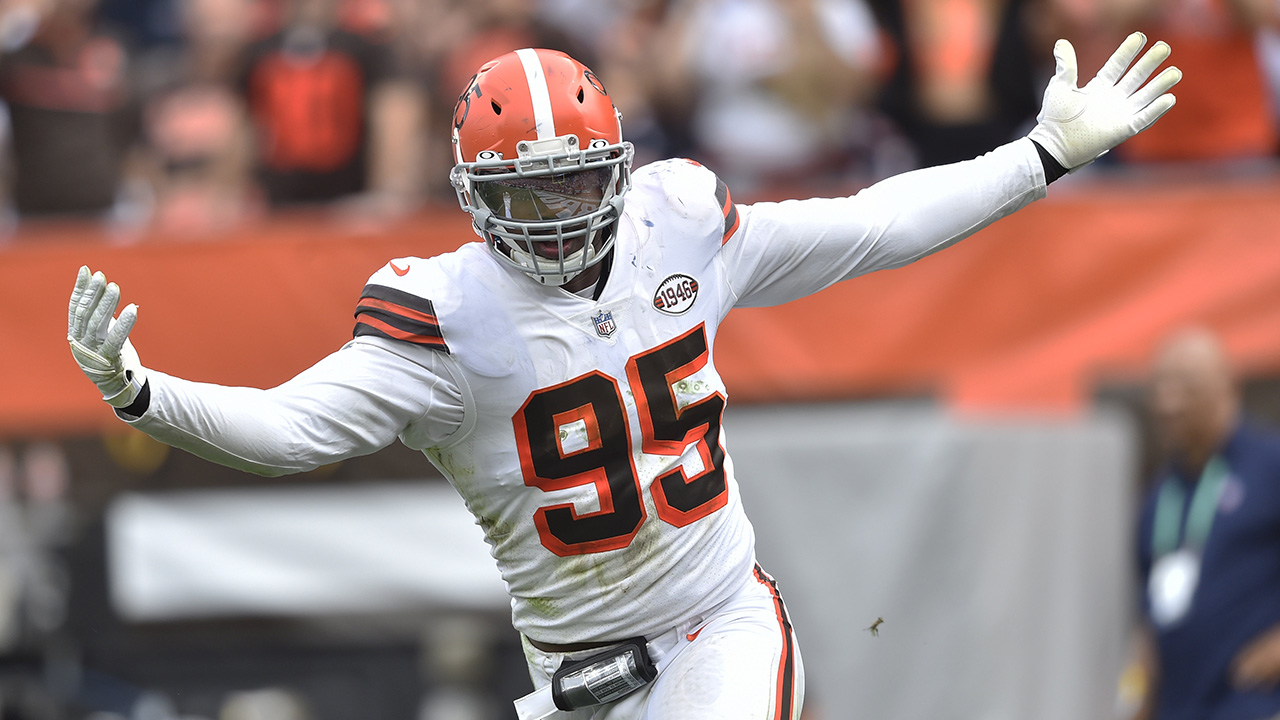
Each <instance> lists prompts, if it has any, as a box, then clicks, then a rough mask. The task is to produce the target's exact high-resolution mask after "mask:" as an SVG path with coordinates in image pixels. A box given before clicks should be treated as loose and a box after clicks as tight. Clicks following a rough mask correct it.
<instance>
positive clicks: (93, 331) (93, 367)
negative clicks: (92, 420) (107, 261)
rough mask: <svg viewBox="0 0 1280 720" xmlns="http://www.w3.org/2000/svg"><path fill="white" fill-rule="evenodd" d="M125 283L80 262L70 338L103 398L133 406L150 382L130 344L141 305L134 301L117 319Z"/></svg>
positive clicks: (70, 315)
mask: <svg viewBox="0 0 1280 720" xmlns="http://www.w3.org/2000/svg"><path fill="white" fill-rule="evenodd" d="M119 304H120V287H119V286H118V285H116V284H115V283H108V282H107V278H106V276H105V275H103V274H102V273H101V272H96V273H93V274H92V275H91V274H90V273H89V268H87V267H84V266H81V268H80V272H79V274H77V275H76V285H75V288H74V289H73V290H72V291H71V304H70V306H69V307H68V308H67V342H68V343H69V344H70V345H71V356H72V357H74V358H75V360H76V363H77V364H78V365H79V366H80V369H81V370H83V371H84V374H85V375H86V376H88V378H89V379H90V380H92V381H93V382H94V384H95V385H97V386H98V390H100V391H101V392H102V399H103V400H106V401H107V403H109V404H111V405H112V406H114V407H121V408H122V407H128V406H129V405H130V404H131V403H133V401H134V400H135V399H136V398H137V397H138V393H139V392H140V391H141V390H142V385H143V383H144V382H145V381H146V380H145V375H144V370H143V368H142V364H141V363H140V362H138V353H137V352H136V351H135V350H134V349H133V344H132V343H130V342H129V331H130V330H132V329H133V324H134V322H136V321H137V319H138V307H137V306H136V305H133V304H130V305H128V306H127V307H125V309H124V310H122V311H121V312H120V317H118V318H117V317H115V312H116V306H117V305H119Z"/></svg>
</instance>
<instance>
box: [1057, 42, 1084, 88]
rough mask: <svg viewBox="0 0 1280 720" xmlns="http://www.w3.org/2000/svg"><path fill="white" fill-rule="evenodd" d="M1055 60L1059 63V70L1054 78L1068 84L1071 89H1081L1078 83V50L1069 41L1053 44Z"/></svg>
mask: <svg viewBox="0 0 1280 720" xmlns="http://www.w3.org/2000/svg"><path fill="white" fill-rule="evenodd" d="M1053 59H1054V62H1055V63H1057V69H1056V70H1055V71H1054V76H1055V77H1057V78H1058V80H1060V81H1062V82H1065V83H1068V84H1069V86H1070V87H1072V88H1075V87H1079V86H1078V85H1077V84H1076V83H1077V82H1078V81H1079V77H1078V75H1079V71H1078V67H1077V64H1076V49H1075V47H1073V46H1072V45H1071V41H1069V40H1059V41H1058V42H1056V43H1054V44H1053Z"/></svg>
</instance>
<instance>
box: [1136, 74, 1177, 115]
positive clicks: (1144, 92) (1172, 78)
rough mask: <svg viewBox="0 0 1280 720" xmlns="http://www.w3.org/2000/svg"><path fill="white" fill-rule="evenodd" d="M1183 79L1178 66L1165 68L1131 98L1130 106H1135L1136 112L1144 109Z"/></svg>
mask: <svg viewBox="0 0 1280 720" xmlns="http://www.w3.org/2000/svg"><path fill="white" fill-rule="evenodd" d="M1181 79H1182V71H1181V70H1179V69H1178V68H1176V67H1168V68H1165V69H1164V72H1161V73H1160V74H1159V75H1157V76H1156V77H1155V79H1154V80H1152V81H1151V82H1149V83H1147V84H1146V86H1145V87H1143V88H1142V89H1141V90H1139V91H1138V92H1136V93H1134V94H1133V96H1132V97H1130V98H1129V107H1131V108H1133V111H1134V112H1138V111H1139V110H1142V109H1143V108H1145V107H1146V106H1148V105H1150V104H1151V103H1152V102H1154V101H1155V99H1156V98H1158V97H1160V96H1161V95H1164V94H1165V93H1167V92H1169V90H1170V89H1172V88H1173V86H1174V85H1177V84H1178V81H1179V80H1181Z"/></svg>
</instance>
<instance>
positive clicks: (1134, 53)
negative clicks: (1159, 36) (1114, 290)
mask: <svg viewBox="0 0 1280 720" xmlns="http://www.w3.org/2000/svg"><path fill="white" fill-rule="evenodd" d="M1146 44H1147V36H1146V35H1143V34H1142V33H1140V32H1136V33H1133V34H1131V35H1130V36H1129V37H1127V38H1125V39H1124V42H1122V43H1120V47H1118V48H1116V51H1115V52H1114V53H1112V55H1111V59H1109V60H1107V62H1106V64H1104V65H1103V66H1102V69H1101V70H1099V71H1098V79H1099V80H1103V81H1105V82H1106V83H1107V84H1108V85H1115V84H1116V81H1117V80H1119V79H1120V76H1121V75H1123V74H1124V71H1125V68H1127V67H1129V63H1131V62H1133V59H1134V58H1136V57H1138V51H1139V50H1141V49H1142V46H1143V45H1146Z"/></svg>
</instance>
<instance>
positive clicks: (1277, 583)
mask: <svg viewBox="0 0 1280 720" xmlns="http://www.w3.org/2000/svg"><path fill="white" fill-rule="evenodd" d="M1151 406H1152V411H1153V416H1154V420H1155V422H1156V428H1157V432H1158V433H1159V435H1160V438H1161V441H1162V446H1163V449H1164V451H1165V453H1166V457H1167V463H1166V464H1165V466H1164V467H1163V469H1162V470H1161V471H1160V475H1159V476H1158V482H1157V484H1156V486H1155V488H1154V490H1153V491H1152V493H1151V494H1150V496H1149V497H1148V498H1147V500H1146V502H1145V503H1144V505H1143V510H1142V515H1141V521H1140V523H1139V526H1138V528H1139V530H1138V531H1139V534H1138V538H1137V539H1138V548H1139V552H1138V559H1139V568H1140V571H1141V578H1142V580H1143V581H1144V585H1143V588H1144V590H1145V591H1146V592H1145V598H1146V602H1145V603H1144V606H1145V610H1146V615H1147V618H1148V620H1149V621H1150V630H1151V636H1150V637H1151V638H1152V639H1153V640H1154V645H1153V646H1150V647H1149V648H1148V651H1147V652H1144V653H1143V655H1144V656H1145V657H1146V658H1147V660H1148V662H1149V665H1150V667H1149V669H1148V671H1147V673H1146V676H1147V677H1148V678H1149V679H1150V682H1149V683H1148V685H1149V690H1148V692H1147V702H1146V706H1145V707H1144V708H1143V712H1142V714H1141V715H1140V717H1143V718H1147V717H1152V718H1159V719H1160V720H1205V719H1206V718H1213V719H1214V720H1260V719H1262V718H1274V717H1276V716H1277V713H1280V436H1277V435H1276V434H1273V433H1269V432H1263V431H1261V430H1260V429H1258V428H1255V427H1252V426H1250V425H1249V424H1246V423H1244V422H1243V421H1242V418H1241V416H1240V399H1239V393H1238V391H1237V388H1236V386H1235V382H1234V380H1233V378H1232V373H1231V370H1230V368H1229V366H1228V361H1227V358H1226V354H1225V353H1224V352H1223V349H1222V347H1221V346H1220V344H1219V342H1218V340H1217V339H1216V338H1215V337H1214V336H1213V335H1212V334H1211V333H1209V332H1208V331H1205V330H1200V329H1196V330H1187V331H1184V332H1181V333H1179V334H1177V335H1175V336H1174V337H1173V338H1172V339H1170V340H1169V341H1167V343H1166V344H1165V345H1164V346H1163V347H1162V348H1161V350H1160V351H1159V353H1158V354H1157V357H1156V360H1155V366H1154V371H1153V377H1152V386H1151Z"/></svg>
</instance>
